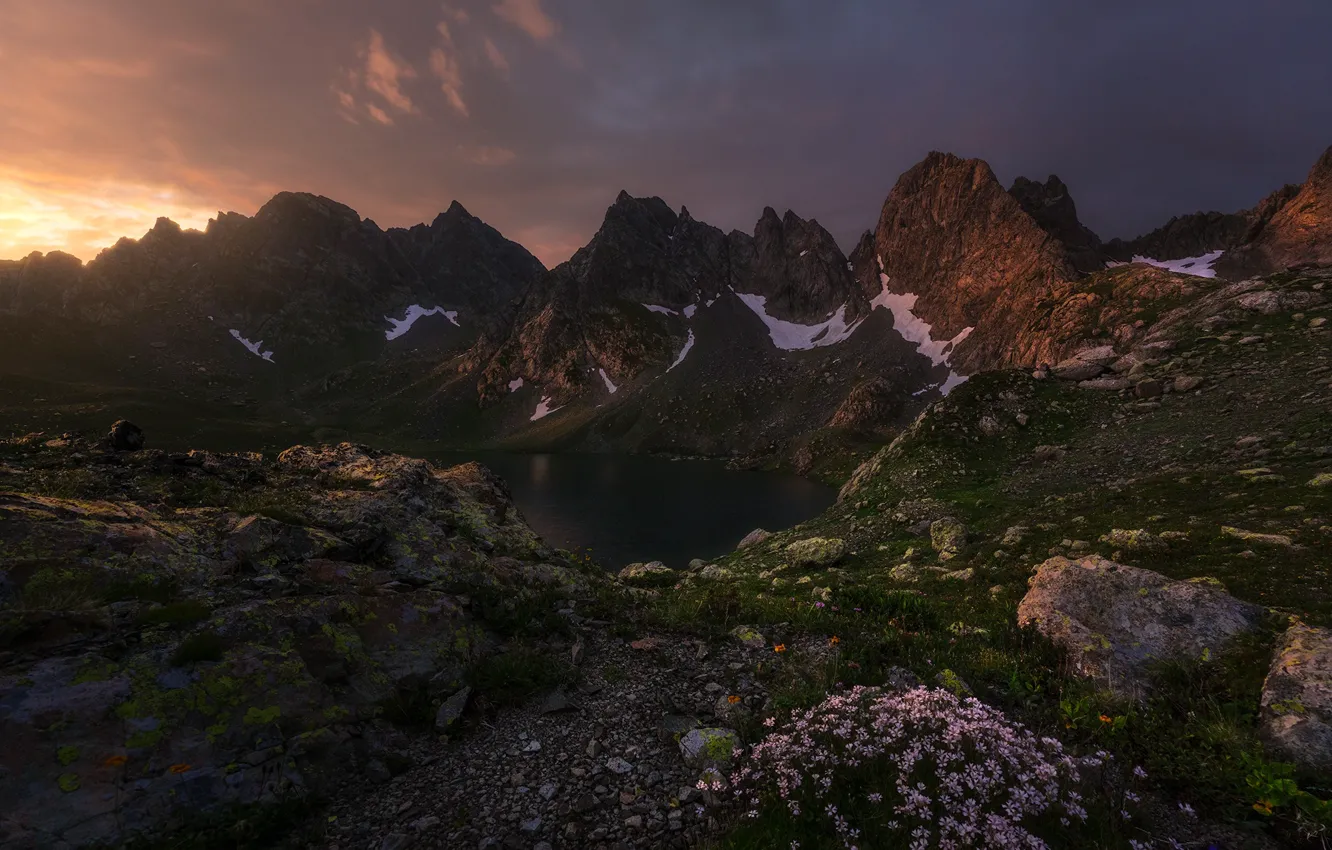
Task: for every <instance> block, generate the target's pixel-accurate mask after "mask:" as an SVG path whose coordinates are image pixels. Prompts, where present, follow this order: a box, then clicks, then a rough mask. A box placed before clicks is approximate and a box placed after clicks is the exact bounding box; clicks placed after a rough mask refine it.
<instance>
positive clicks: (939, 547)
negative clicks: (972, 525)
mask: <svg viewBox="0 0 1332 850" xmlns="http://www.w3.org/2000/svg"><path fill="white" fill-rule="evenodd" d="M966 543H967V527H966V526H965V525H963V524H962V523H960V522H958V521H957V520H955V519H953V518H952V517H944V518H943V519H936V520H935V521H934V522H932V523H930V545H932V546H933V547H934V551H935V552H937V553H938V555H939V560H941V561H950V560H952V559H953V558H956V557H957V556H958V554H959V553H960V552H961V551H962V547H963V546H965V545H966Z"/></svg>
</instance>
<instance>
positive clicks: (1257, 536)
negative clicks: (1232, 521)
mask: <svg viewBox="0 0 1332 850" xmlns="http://www.w3.org/2000/svg"><path fill="white" fill-rule="evenodd" d="M1221 536H1222V537H1231V538H1234V539H1235V540H1243V541H1244V542H1245V543H1262V544H1264V545H1266V546H1282V547H1285V548H1287V549H1289V548H1290V547H1292V546H1294V545H1295V541H1293V540H1291V539H1290V537H1289V536H1288V535H1285V534H1262V533H1259V532H1257V531H1245V530H1244V529H1242V528H1235V527H1234V526H1230V525H1223V526H1221Z"/></svg>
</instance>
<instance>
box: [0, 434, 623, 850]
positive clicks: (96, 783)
mask: <svg viewBox="0 0 1332 850" xmlns="http://www.w3.org/2000/svg"><path fill="white" fill-rule="evenodd" d="M68 452H69V456H70V460H69V462H70V463H80V462H82V461H81V460H80V458H83V459H86V458H87V457H88V455H89V453H91V454H92V455H93V456H94V457H97V454H96V452H97V449H96V446H95V445H91V444H90V445H73V446H71V447H70V448H69V449H68ZM48 462H49V459H48ZM90 469H91V470H92V474H94V475H102V476H104V477H105V481H104V483H103V484H102V485H100V486H101V487H102V489H111V490H120V491H122V493H123V497H116V498H107V499H100V500H79V499H73V498H51V497H46V496H37V495H24V494H18V493H5V494H0V576H2V577H3V581H0V586H3V587H7V588H9V590H8V591H6V592H5V593H4V595H3V596H2V597H0V638H2V639H3V643H2V645H3V652H0V736H3V739H4V740H5V741H7V742H10V746H7V747H6V748H5V750H4V752H0V798H3V799H4V800H5V807H4V809H5V810H4V812H3V814H0V843H3V844H4V845H5V846H6V847H15V848H36V847H51V846H83V845H88V844H92V843H96V842H116V841H120V840H124V839H126V838H128V837H130V836H131V835H133V834H136V833H141V832H154V833H156V832H161V831H163V830H166V829H169V828H170V827H171V826H172V825H173V824H176V823H178V822H181V821H182V819H188V818H194V817H198V816H206V815H207V814H208V813H210V812H216V811H220V810H223V809H227V808H229V807H231V806H236V805H252V804H259V805H264V804H268V803H274V802H278V801H281V800H285V799H290V798H292V797H294V796H299V795H302V794H306V793H310V792H316V793H318V792H321V791H325V790H328V789H330V788H331V787H333V786H334V785H336V784H337V783H338V782H339V781H340V780H341V779H343V778H345V777H347V776H349V775H351V774H353V773H365V772H369V773H374V772H376V771H378V772H386V771H387V769H386V768H385V765H386V764H387V765H399V766H398V767H395V768H393V769H397V770H400V769H401V765H403V764H406V763H409V761H410V757H409V756H408V754H407V752H406V748H405V745H404V742H403V740H402V736H401V734H400V733H399V732H398V731H396V730H395V728H394V727H393V726H392V725H390V724H389V723H388V722H386V719H385V718H386V717H392V716H394V712H401V711H402V707H403V706H410V705H417V704H420V705H422V706H423V709H422V714H423V715H425V714H428V713H433V712H434V709H433V708H429V707H430V706H433V705H439V704H440V703H441V702H444V701H446V700H447V699H448V698H450V697H451V696H453V697H454V702H445V705H446V706H454V707H457V706H456V702H457V700H456V696H455V695H456V694H457V693H458V692H459V688H460V687H462V686H464V684H465V679H466V673H467V670H468V667H469V665H471V664H474V663H475V662H476V661H477V660H478V659H480V658H482V657H484V656H485V655H486V654H487V653H488V652H489V651H490V647H491V646H492V644H493V638H492V637H490V636H489V634H488V631H487V626H488V621H487V620H486V619H485V617H486V616H487V615H486V614H485V612H486V611H488V610H492V609H491V608H490V607H488V606H490V604H491V603H490V602H485V603H484V604H477V603H478V601H480V600H494V601H495V605H498V606H499V608H498V609H494V610H503V608H504V606H505V605H514V604H520V603H521V602H522V600H523V599H525V598H528V597H533V596H536V595H540V596H541V598H547V597H551V598H559V597H565V598H573V597H578V596H579V595H581V594H584V593H587V592H590V587H591V586H592V585H593V584H595V583H597V582H599V581H602V580H603V579H601V578H600V577H599V576H597V575H595V574H592V573H590V572H588V571H587V570H588V569H590V568H579V567H578V566H576V565H575V564H573V563H571V562H568V561H566V560H564V559H563V558H562V557H561V556H557V555H555V554H554V553H551V552H550V551H549V550H547V549H545V548H544V547H543V546H542V545H541V544H540V541H539V540H538V539H537V538H536V536H535V535H534V534H533V533H532V532H531V531H530V529H528V528H527V526H526V525H525V523H524V522H523V520H522V517H521V516H519V514H518V512H517V510H516V509H515V508H514V507H513V504H512V502H511V500H510V498H509V496H508V493H507V491H506V490H505V488H504V486H503V485H502V483H501V482H500V481H499V480H498V479H497V478H495V477H494V476H493V475H492V474H491V473H489V472H488V471H486V470H485V469H484V468H482V467H479V466H477V465H475V464H471V465H467V466H463V467H457V468H453V469H437V468H435V467H433V466H431V465H430V464H429V463H427V462H425V461H422V460H416V459H412V458H406V457H402V456H399V455H393V454H386V453H381V452H376V451H372V450H369V449H366V448H364V447H359V446H354V445H350V444H343V445H339V446H335V447H295V448H292V449H289V450H287V451H285V452H283V453H282V454H281V455H280V456H279V457H278V459H277V460H276V461H274V462H270V463H265V462H263V461H262V460H261V459H259V458H257V457H251V456H226V455H208V454H201V453H191V454H189V455H171V454H167V453H164V452H160V451H154V450H142V451H138V452H134V453H117V454H112V455H107V456H105V458H104V459H101V460H98V461H97V462H96V463H94V465H93V466H92V467H90ZM98 470H101V471H100V472H99V471H98ZM164 480H165V481H167V482H169V485H168V486H169V487H170V488H172V490H173V492H177V493H185V492H190V493H202V494H213V496H212V498H216V499H219V500H220V501H221V503H222V504H221V505H219V506H215V507H209V506H206V505H203V506H192V507H188V508H170V507H165V506H163V505H162V502H161V499H160V497H158V498H156V499H155V498H153V496H152V494H153V493H155V492H157V491H156V488H158V487H160V486H163V485H162V484H161V482H162V481H164ZM232 482H240V483H237V484H235V486H234V487H233V485H232ZM233 499H238V500H241V501H242V502H243V504H244V505H245V506H246V507H247V509H248V510H249V511H250V513H248V514H245V513H242V512H239V511H236V510H233V509H232V508H231V507H228V506H227V505H228V504H229V503H230V502H231V501H232V500H233ZM426 708H429V711H426ZM446 725H447V724H446Z"/></svg>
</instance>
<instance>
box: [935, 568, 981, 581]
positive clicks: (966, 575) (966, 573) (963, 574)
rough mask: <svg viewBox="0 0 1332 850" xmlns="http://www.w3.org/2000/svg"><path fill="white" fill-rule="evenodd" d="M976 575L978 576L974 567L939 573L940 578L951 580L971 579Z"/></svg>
mask: <svg viewBox="0 0 1332 850" xmlns="http://www.w3.org/2000/svg"><path fill="white" fill-rule="evenodd" d="M975 577H976V570H975V569H973V568H972V567H967V568H966V569H962V570H951V571H949V572H946V573H940V574H939V578H941V579H947V580H949V581H971V580H972V579H973V578H975Z"/></svg>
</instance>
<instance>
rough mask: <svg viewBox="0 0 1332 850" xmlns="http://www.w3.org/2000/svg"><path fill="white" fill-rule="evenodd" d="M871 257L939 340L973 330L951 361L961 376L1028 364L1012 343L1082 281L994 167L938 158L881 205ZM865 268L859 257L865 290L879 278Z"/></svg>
mask: <svg viewBox="0 0 1332 850" xmlns="http://www.w3.org/2000/svg"><path fill="white" fill-rule="evenodd" d="M863 250H864V249H863V247H862V248H861V249H860V251H862V252H863ZM874 255H875V256H874V257H873V261H874V263H875V265H877V264H878V263H879V262H882V264H883V273H884V274H885V275H886V276H887V279H888V288H889V289H890V290H891V291H893V292H897V293H914V294H916V295H917V296H918V298H917V301H916V304H915V306H914V308H913V309H914V312H915V314H916V315H917V316H918V317H919V318H921V319H923V320H924V321H925V322H927V323H928V324H930V325H931V326H932V328H933V330H932V334H933V335H934V336H935V338H937V339H951V338H953V337H956V336H957V335H958V334H960V333H962V332H963V331H964V330H966V329H967V328H975V332H974V333H972V334H971V335H970V336H968V337H967V338H966V339H965V341H963V342H962V343H961V344H960V345H959V347H958V348H957V349H956V350H955V351H954V353H953V356H952V362H953V364H954V365H955V367H958V368H959V369H961V370H962V371H963V372H964V373H969V372H974V371H978V370H980V369H982V368H994V367H1000V366H1008V365H1017V364H1019V363H1020V362H1021V361H1022V360H1024V359H1025V357H1024V355H1023V354H1022V353H1020V352H1017V351H1015V350H1013V349H1012V348H1011V347H1010V346H1009V344H1008V341H1009V340H1010V339H1011V338H1012V337H1013V336H1014V333H1015V331H1016V330H1017V328H1019V327H1021V326H1022V325H1023V324H1024V323H1025V322H1026V321H1027V320H1028V319H1029V318H1030V314H1031V313H1032V312H1033V311H1035V310H1036V309H1037V306H1036V305H1037V303H1038V302H1040V301H1042V300H1044V299H1047V298H1050V297H1051V296H1052V295H1055V294H1057V293H1058V292H1060V291H1062V290H1063V289H1065V288H1067V282H1068V281H1069V280H1071V279H1073V278H1075V277H1077V275H1078V272H1077V270H1076V268H1075V267H1074V266H1073V264H1072V263H1071V262H1070V260H1069V258H1068V256H1067V254H1066V252H1065V250H1064V246H1063V243H1062V242H1060V241H1059V240H1057V239H1054V238H1052V237H1051V236H1050V235H1049V234H1048V233H1047V232H1046V231H1045V230H1044V229H1042V228H1041V226H1040V224H1038V223H1037V221H1036V220H1035V219H1034V218H1033V217H1032V216H1031V215H1030V214H1028V213H1027V212H1026V211H1025V210H1024V209H1023V208H1022V205H1021V204H1019V203H1018V201H1017V199H1016V198H1014V197H1013V196H1012V195H1011V194H1009V193H1008V192H1007V191H1005V190H1004V188H1003V186H1001V185H1000V184H999V181H998V180H997V179H996V178H995V176H994V172H993V171H992V170H991V169H990V166H989V165H988V164H986V163H985V162H983V161H982V160H979V159H962V158H960V157H958V156H954V155H953V154H945V153H939V152H937V151H936V152H931V153H930V154H929V155H928V156H926V157H925V159H924V160H922V161H921V162H920V163H918V164H917V165H915V166H914V167H912V168H911V169H909V170H908V171H907V172H906V173H905V174H903V175H902V176H901V177H900V178H899V179H898V181H897V184H896V185H895V186H894V187H893V189H892V191H891V192H890V193H889V195H888V198H887V200H886V201H884V205H883V210H882V211H881V213H880V215H879V224H878V228H877V229H876V231H875V235H874ZM865 261H866V258H864V257H863V253H862V257H861V267H860V275H859V277H860V278H862V285H864V283H866V282H868V280H865V279H867V278H869V277H870V275H871V274H873V272H869V273H866V271H865V269H864V265H865ZM876 294H877V291H876Z"/></svg>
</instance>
